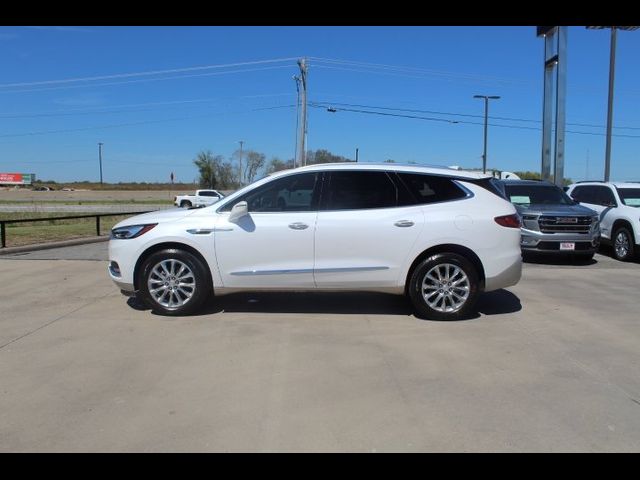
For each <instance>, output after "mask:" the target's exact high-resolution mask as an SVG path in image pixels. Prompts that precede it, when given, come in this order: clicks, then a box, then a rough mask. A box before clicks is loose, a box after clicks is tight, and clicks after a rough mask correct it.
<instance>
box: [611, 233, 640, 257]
mask: <svg viewBox="0 0 640 480" xmlns="http://www.w3.org/2000/svg"><path fill="white" fill-rule="evenodd" d="M612 239H613V256H614V258H615V259H616V260H620V261H622V262H628V261H630V260H632V259H633V257H634V255H635V252H634V243H635V240H634V238H633V234H632V233H631V232H630V231H629V229H628V228H627V227H618V228H616V229H615V231H614V232H613V235H612Z"/></svg>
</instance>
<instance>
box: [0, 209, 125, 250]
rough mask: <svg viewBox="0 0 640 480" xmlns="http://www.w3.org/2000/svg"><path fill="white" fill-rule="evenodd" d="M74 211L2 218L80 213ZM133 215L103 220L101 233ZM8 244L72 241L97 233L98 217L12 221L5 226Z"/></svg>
mask: <svg viewBox="0 0 640 480" xmlns="http://www.w3.org/2000/svg"><path fill="white" fill-rule="evenodd" d="M77 215H78V213H74V212H56V213H41V212H40V213H38V212H25V213H22V212H20V213H2V214H0V220H22V219H31V218H50V217H64V216H77ZM130 216H131V215H117V216H113V217H104V218H101V219H100V234H101V235H108V234H109V231H110V230H111V228H112V227H113V226H114V225H115V224H116V223H118V222H119V221H121V220H124V219H125V218H127V217H130ZM5 232H6V239H5V242H6V246H7V247H17V246H22V245H32V244H35V243H46V242H54V241H57V240H70V239H75V238H82V237H92V236H95V235H96V219H95V217H94V218H78V219H69V220H49V221H39V222H26V223H9V224H7V225H6V230H5Z"/></svg>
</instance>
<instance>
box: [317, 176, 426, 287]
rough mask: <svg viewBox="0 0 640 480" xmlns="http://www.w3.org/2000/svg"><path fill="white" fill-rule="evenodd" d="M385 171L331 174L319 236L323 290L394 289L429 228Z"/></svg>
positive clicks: (319, 272) (319, 281)
mask: <svg viewBox="0 0 640 480" xmlns="http://www.w3.org/2000/svg"><path fill="white" fill-rule="evenodd" d="M398 187H399V185H398V184H397V183H396V182H395V181H394V180H393V175H390V174H388V173H387V172H385V171H381V170H377V171H376V170H372V171H362V170H334V171H331V172H327V173H326V174H325V179H324V186H323V193H322V202H321V206H320V211H319V212H318V220H317V224H316V235H315V264H314V278H315V282H316V285H317V286H318V287H319V288H358V287H391V286H395V285H396V284H397V282H398V277H399V273H400V271H401V268H402V266H403V264H404V262H405V260H406V258H407V256H408V253H409V251H410V250H411V247H412V245H413V244H414V242H415V240H416V238H417V237H418V234H419V233H420V230H421V229H422V228H423V223H424V222H423V218H424V216H423V214H422V210H421V208H420V207H419V206H415V205H411V206H400V204H401V203H402V202H401V201H400V200H401V197H402V195H403V194H406V193H408V192H404V191H403V190H399V188H398Z"/></svg>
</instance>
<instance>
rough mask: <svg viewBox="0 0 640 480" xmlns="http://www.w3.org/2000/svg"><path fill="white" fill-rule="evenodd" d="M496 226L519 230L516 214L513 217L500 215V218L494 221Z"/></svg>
mask: <svg viewBox="0 0 640 480" xmlns="http://www.w3.org/2000/svg"><path fill="white" fill-rule="evenodd" d="M494 220H495V221H496V223H497V224H498V225H502V226H503V227H509V228H520V227H521V224H520V217H519V216H518V214H517V213H514V214H513V215H502V216H501V217H496V218H495V219H494Z"/></svg>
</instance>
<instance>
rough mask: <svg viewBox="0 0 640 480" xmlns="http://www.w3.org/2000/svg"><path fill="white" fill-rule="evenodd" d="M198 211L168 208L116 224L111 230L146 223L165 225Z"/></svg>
mask: <svg viewBox="0 0 640 480" xmlns="http://www.w3.org/2000/svg"><path fill="white" fill-rule="evenodd" d="M197 211H198V209H193V210H187V209H184V208H169V209H167V210H158V211H155V212H149V213H143V214H142V215H136V216H135V217H130V218H126V219H124V220H122V221H121V222H120V223H117V224H116V225H115V226H114V227H113V228H119V227H127V226H129V225H143V224H146V223H165V222H171V221H174V220H180V219H181V218H184V217H187V216H189V215H193V214H194V213H195V212H197Z"/></svg>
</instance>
